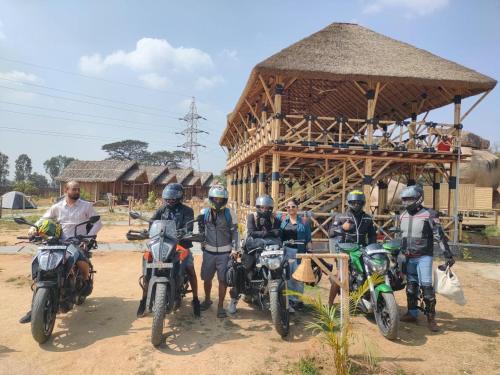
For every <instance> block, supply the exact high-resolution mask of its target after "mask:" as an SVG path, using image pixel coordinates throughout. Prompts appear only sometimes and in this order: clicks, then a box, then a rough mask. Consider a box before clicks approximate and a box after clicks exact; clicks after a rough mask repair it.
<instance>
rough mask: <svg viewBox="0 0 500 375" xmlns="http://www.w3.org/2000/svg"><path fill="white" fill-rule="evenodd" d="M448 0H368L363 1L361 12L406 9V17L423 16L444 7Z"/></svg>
mask: <svg viewBox="0 0 500 375" xmlns="http://www.w3.org/2000/svg"><path fill="white" fill-rule="evenodd" d="M448 4H449V0H370V1H368V2H366V3H365V6H364V8H363V13H369V14H370V13H372V14H373V13H379V12H381V11H383V10H384V9H390V8H392V9H401V10H406V13H405V16H406V17H413V16H415V15H418V16H424V15H426V14H429V13H432V12H434V11H437V10H439V9H442V8H445V7H446V6H447V5H448Z"/></svg>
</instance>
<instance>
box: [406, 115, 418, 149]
mask: <svg viewBox="0 0 500 375" xmlns="http://www.w3.org/2000/svg"><path fill="white" fill-rule="evenodd" d="M416 133H417V114H416V113H415V112H413V113H412V114H411V121H410V124H409V125H408V138H409V140H408V150H414V149H415V144H416V142H415V134H416Z"/></svg>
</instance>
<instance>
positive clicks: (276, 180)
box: [271, 153, 280, 206]
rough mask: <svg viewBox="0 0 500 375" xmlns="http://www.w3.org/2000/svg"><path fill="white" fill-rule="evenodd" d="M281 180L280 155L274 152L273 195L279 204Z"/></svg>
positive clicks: (276, 203)
mask: <svg viewBox="0 0 500 375" xmlns="http://www.w3.org/2000/svg"><path fill="white" fill-rule="evenodd" d="M279 180H280V155H279V154H277V153H273V166H272V174H271V197H272V198H273V200H274V204H275V205H276V206H277V205H279V182H280V181H279Z"/></svg>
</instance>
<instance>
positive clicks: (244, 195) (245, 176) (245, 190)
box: [241, 164, 248, 204]
mask: <svg viewBox="0 0 500 375" xmlns="http://www.w3.org/2000/svg"><path fill="white" fill-rule="evenodd" d="M247 193H248V165H247V164H245V165H244V166H243V187H242V200H241V203H243V204H248V195H247Z"/></svg>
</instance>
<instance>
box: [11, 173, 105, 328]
mask: <svg viewBox="0 0 500 375" xmlns="http://www.w3.org/2000/svg"><path fill="white" fill-rule="evenodd" d="M64 192H65V197H64V199H61V200H60V201H59V202H57V203H56V204H54V205H53V206H52V207H50V208H49V209H48V210H47V212H45V214H44V215H43V216H42V219H52V220H55V221H56V222H58V223H59V224H61V227H62V236H61V239H62V240H65V239H66V238H69V237H73V236H74V235H75V227H76V225H78V224H80V223H82V222H84V221H87V220H88V219H89V218H90V217H92V216H97V212H96V211H95V209H94V207H93V206H92V203H90V202H87V201H84V200H82V199H80V184H79V183H78V182H77V181H69V182H67V183H66V186H65V189H64ZM101 228H102V223H101V220H99V221H97V222H96V223H94V224H93V225H91V226H87V227H85V226H83V225H82V226H80V227H78V228H77V233H76V234H77V235H84V236H93V235H96V234H97V232H99V230H100V229H101ZM75 256H76V265H77V267H78V268H79V269H80V272H81V273H82V277H83V280H84V282H85V283H84V285H83V288H82V295H88V293H89V292H90V283H89V282H88V281H89V277H90V268H89V260H88V258H87V257H86V256H85V254H84V253H83V252H82V251H79V252H78V254H76V255H75ZM19 322H20V323H23V324H24V323H29V322H31V311H29V312H28V313H27V314H26V315H25V316H23V317H22V318H21V319H20V320H19Z"/></svg>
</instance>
